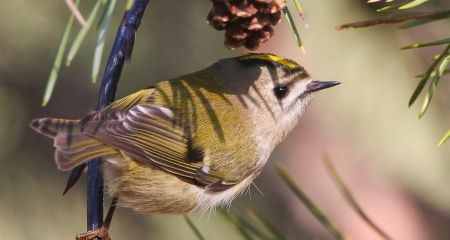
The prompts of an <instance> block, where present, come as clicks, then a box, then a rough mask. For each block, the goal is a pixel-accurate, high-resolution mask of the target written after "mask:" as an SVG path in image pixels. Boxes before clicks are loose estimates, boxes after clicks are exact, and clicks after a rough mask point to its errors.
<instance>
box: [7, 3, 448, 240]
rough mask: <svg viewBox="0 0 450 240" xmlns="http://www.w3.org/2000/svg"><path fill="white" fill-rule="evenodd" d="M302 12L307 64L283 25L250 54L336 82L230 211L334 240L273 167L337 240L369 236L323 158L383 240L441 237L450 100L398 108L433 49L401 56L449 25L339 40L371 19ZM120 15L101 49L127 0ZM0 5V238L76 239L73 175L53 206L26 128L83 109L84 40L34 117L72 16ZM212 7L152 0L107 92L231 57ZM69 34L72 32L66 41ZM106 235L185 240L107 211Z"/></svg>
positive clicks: (209, 233)
mask: <svg viewBox="0 0 450 240" xmlns="http://www.w3.org/2000/svg"><path fill="white" fill-rule="evenodd" d="M302 3H303V5H304V8H305V10H306V12H307V14H308V16H309V20H310V28H309V29H307V30H305V29H304V28H303V27H302V24H301V23H300V19H299V18H298V17H297V16H295V20H296V21H297V25H298V26H300V32H301V35H302V38H303V41H304V44H305V48H306V52H307V54H306V55H304V54H302V53H301V51H300V50H299V48H298V47H297V46H296V44H295V42H294V40H293V39H292V36H291V34H290V32H289V28H288V26H287V25H286V21H284V20H283V21H282V23H281V24H279V25H278V26H277V27H276V29H275V31H276V32H275V36H274V37H273V38H272V39H271V40H270V41H269V42H268V43H266V44H264V45H263V47H262V48H261V49H259V50H258V51H260V52H271V53H275V54H278V55H281V56H284V57H288V58H292V59H294V60H296V61H298V62H299V63H301V64H302V65H304V66H305V67H306V68H307V69H308V70H309V72H310V73H311V74H312V75H313V76H314V77H315V78H317V79H320V80H336V81H341V82H342V85H341V86H339V87H337V88H333V89H330V90H327V91H324V92H321V93H320V94H318V96H317V97H316V98H315V100H314V101H313V103H312V104H311V106H310V107H309V109H308V111H307V112H306V114H305V115H304V117H303V118H302V119H301V121H300V123H299V124H298V126H297V127H296V128H295V130H294V131H293V133H292V134H291V135H290V136H289V137H288V139H287V140H286V141H285V142H284V143H283V144H281V145H280V146H279V147H278V148H277V149H276V150H275V151H274V153H273V154H272V157H271V159H270V161H269V163H268V165H267V166H266V167H265V170H264V171H263V173H262V174H261V176H260V177H259V178H258V179H257V180H256V185H257V186H258V188H259V190H260V191H261V193H260V192H259V191H258V190H257V189H256V188H254V187H252V189H251V191H250V193H249V194H246V195H244V196H241V197H239V198H238V200H236V201H235V202H234V203H233V204H232V205H231V207H230V208H229V211H231V212H235V213H242V214H245V213H246V212H247V211H248V210H249V209H255V210H257V211H258V212H260V213H261V214H262V215H264V216H265V217H266V218H267V219H268V220H269V221H270V222H271V223H272V224H273V225H274V226H276V227H277V228H278V229H279V230H281V231H283V232H285V233H286V235H287V236H289V238H290V239H332V236H331V235H330V234H329V233H328V232H327V231H326V230H325V229H324V228H323V227H322V226H321V225H320V224H319V222H318V221H317V220H316V219H315V218H314V217H313V216H312V215H311V214H310V213H309V211H308V210H307V209H306V208H305V207H304V205H303V204H302V203H301V202H299V201H298V200H297V199H296V198H295V197H294V195H293V194H292V192H291V191H289V189H288V188H287V187H286V185H285V184H284V183H283V182H282V181H281V180H280V178H279V177H278V176H277V174H276V173H275V165H277V164H279V165H281V166H284V167H285V168H286V169H288V172H289V173H290V174H291V175H292V176H293V178H294V180H295V181H296V183H297V184H298V185H299V186H301V187H302V189H303V190H304V191H305V192H306V194H307V195H309V196H310V197H311V199H312V200H313V201H314V202H315V203H316V204H317V205H318V206H319V207H320V208H321V209H322V210H323V211H324V212H325V214H327V215H328V216H329V217H330V218H331V219H332V220H333V221H334V222H335V223H336V225H337V226H338V228H340V229H341V230H342V231H343V232H344V233H345V234H346V236H348V237H349V238H351V239H381V238H380V237H379V236H378V235H376V234H375V233H374V231H373V230H372V229H371V228H369V227H368V226H367V225H366V224H365V223H364V222H362V221H361V220H360V219H359V217H358V216H357V215H356V214H355V212H354V211H353V210H352V209H351V208H350V207H349V205H348V204H347V203H346V201H345V200H344V199H343V197H342V196H341V195H340V194H339V191H338V190H337V189H336V187H335V186H334V184H333V182H332V181H331V179H330V176H329V175H328V174H327V172H326V170H325V167H324V165H323V163H322V160H321V158H322V155H323V154H324V153H325V152H328V153H329V154H330V156H331V158H332V160H333V161H334V163H335V165H336V167H337V169H338V171H339V173H340V174H341V176H342V177H343V178H344V181H345V182H346V183H347V185H348V186H349V188H350V190H351V191H352V193H353V195H354V196H355V198H356V199H357V201H358V202H359V203H360V204H361V206H362V207H363V208H364V210H365V211H366V212H367V214H368V215H369V216H370V217H371V218H372V219H373V220H374V221H375V222H376V223H377V224H378V225H379V226H380V227H381V228H383V229H384V230H385V231H386V232H387V233H389V234H390V235H391V236H393V237H394V238H395V239H407V240H416V239H417V240H419V239H450V229H449V228H448V226H449V225H450V188H449V187H448V183H449V181H450V162H449V157H450V145H449V144H446V145H444V146H443V147H440V148H436V144H437V142H438V140H439V139H440V138H441V136H442V135H443V133H444V132H445V131H446V130H447V129H448V128H449V127H450V121H449V119H450V111H449V110H450V95H449V94H447V93H446V92H445V90H446V89H448V87H450V86H449V83H448V82H447V81H445V80H446V79H443V80H444V81H442V82H441V84H442V86H441V88H439V91H437V93H436V95H435V99H434V101H433V102H432V104H431V107H430V109H429V110H428V112H427V114H426V115H425V117H424V119H422V120H420V121H419V120H418V106H419V107H420V104H416V105H415V106H413V107H412V108H408V107H407V103H408V99H409V96H410V94H411V93H412V91H413V90H414V88H415V86H416V84H417V81H418V80H417V79H415V78H414V76H415V75H417V74H421V73H423V72H424V71H425V70H426V68H427V66H428V64H429V62H428V60H429V58H430V57H431V56H433V55H434V54H436V53H437V52H434V51H433V49H428V50H426V51H418V50H413V51H400V50H399V48H400V47H401V46H403V45H406V44H410V43H415V42H423V41H431V40H433V39H438V38H443V37H445V35H446V34H447V33H446V32H445V31H443V29H448V22H439V23H436V24H433V25H430V26H426V27H421V28H418V29H414V30H411V31H402V32H400V31H398V30H395V28H394V27H393V26H386V25H384V26H380V27H376V28H369V29H362V30H346V31H341V32H338V31H336V30H335V29H334V26H336V25H338V24H341V23H345V22H351V21H355V20H362V19H368V18H373V17H374V15H373V14H374V12H375V11H374V9H373V8H370V6H369V5H367V4H366V3H365V1H350V0H341V1H327V0H315V1H313V0H303V1H302ZM93 4H94V1H81V5H80V10H81V12H82V13H84V14H85V15H87V13H88V12H89V9H90V8H92V5H93ZM441 4H442V3H441ZM118 5H119V6H120V7H118V8H116V11H115V13H114V17H113V22H112V24H111V28H110V30H109V32H108V40H107V46H106V49H105V50H106V52H109V48H110V46H111V44H110V43H111V42H112V39H113V37H114V35H115V31H116V26H118V24H119V20H120V18H121V16H122V14H123V12H122V11H119V9H123V7H124V5H125V3H124V1H119V2H118ZM444 5H446V4H443V6H444ZM447 5H448V6H447V7H450V4H447ZM0 6H1V7H0V31H1V36H0V54H1V57H0V108H1V110H2V111H1V114H0V236H2V238H3V237H6V238H7V239H48V240H51V239H73V237H74V236H75V234H77V233H80V232H83V231H84V230H85V224H86V222H85V221H86V190H85V189H86V188H85V186H86V185H85V177H82V179H81V181H80V182H79V184H77V185H76V186H75V187H74V188H73V189H72V190H71V191H70V192H69V193H68V194H67V195H66V196H64V197H63V196H62V191H63V189H64V186H65V183H66V180H67V177H68V174H67V173H65V172H59V171H57V170H56V167H55V165H54V162H53V148H52V143H51V142H50V141H49V140H48V139H46V138H45V137H43V136H40V135H37V134H36V133H34V132H32V130H31V129H30V128H28V123H29V122H30V120H31V119H32V118H36V117H44V116H45V117H61V118H79V117H82V116H84V115H85V114H86V113H87V112H88V111H90V110H92V109H93V107H94V106H95V105H96V100H97V91H98V87H99V84H95V85H94V84H92V83H91V81H90V71H91V65H92V55H93V50H94V47H95V34H90V35H88V39H87V40H86V41H85V42H84V45H83V46H82V48H81V50H80V52H79V55H78V56H77V57H76V58H75V60H74V62H73V63H72V66H71V67H70V68H63V69H62V71H61V72H60V76H59V79H58V82H57V85H56V88H55V92H54V95H53V97H52V100H51V101H50V103H49V104H48V106H47V107H45V108H43V107H41V101H42V95H43V92H44V88H45V85H46V81H47V78H48V75H49V72H50V69H51V66H52V63H53V59H54V57H55V54H56V51H57V47H58V44H59V42H60V39H61V36H62V34H63V30H64V26H65V24H66V21H67V18H68V16H69V15H70V12H69V10H68V9H67V6H66V5H65V3H64V1H62V0H59V1H50V0H41V1H30V0H15V1H6V0H0ZM122 6H123V7H122ZM210 7H211V4H210V2H209V1H177V0H165V1H150V4H149V6H148V8H147V11H146V13H145V15H144V18H143V21H142V25H141V28H140V29H139V32H138V35H137V40H136V44H135V47H134V53H133V57H132V61H131V64H129V65H127V66H125V68H124V71H123V75H122V78H121V82H120V85H119V90H118V94H117V96H118V97H121V96H125V95H128V94H130V93H132V92H134V91H136V90H138V89H141V88H144V87H147V86H150V85H152V84H154V83H156V82H159V81H162V80H166V79H170V78H172V77H176V76H179V75H182V74H185V73H189V72H192V71H196V70H199V69H201V68H203V67H205V66H208V65H209V64H211V63H213V62H214V61H216V60H217V59H220V58H224V57H229V56H235V55H238V54H241V53H243V52H244V51H229V50H226V49H225V48H224V47H223V32H218V31H215V30H214V29H213V28H211V27H210V26H208V25H207V24H206V21H205V18H206V15H207V13H208V11H209V8H210ZM79 27H80V26H79V24H78V23H75V25H74V28H75V30H76V31H77V30H78V29H79ZM94 31H95V30H94ZM69 44H70V42H69ZM105 57H106V56H105ZM106 203H107V204H109V202H108V201H107V202H106ZM189 216H190V217H191V218H192V219H193V221H194V223H195V224H196V225H197V226H198V228H199V229H200V230H201V231H202V233H203V234H204V236H205V237H206V238H207V239H219V240H220V239H241V238H242V237H241V236H240V235H239V233H238V232H237V231H236V229H235V227H234V226H233V225H231V224H230V223H229V222H227V221H226V220H224V218H223V217H222V215H221V214H219V213H210V214H203V215H202V214H200V213H198V214H197V213H193V214H190V215H189ZM111 234H112V236H113V239H116V240H117V239H196V237H195V235H194V234H193V233H192V231H191V230H190V229H189V227H188V226H187V224H186V223H185V222H184V220H183V217H182V216H167V215H139V214H136V213H133V212H132V211H131V210H128V209H119V210H118V211H117V212H116V216H115V218H114V220H113V224H112V230H111Z"/></svg>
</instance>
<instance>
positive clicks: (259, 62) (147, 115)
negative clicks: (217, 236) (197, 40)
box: [30, 54, 339, 214]
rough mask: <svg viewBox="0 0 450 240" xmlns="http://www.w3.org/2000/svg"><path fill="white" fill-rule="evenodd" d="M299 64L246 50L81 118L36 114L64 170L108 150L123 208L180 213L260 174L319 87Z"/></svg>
mask: <svg viewBox="0 0 450 240" xmlns="http://www.w3.org/2000/svg"><path fill="white" fill-rule="evenodd" d="M338 84H339V82H334V81H331V82H323V81H317V80H314V79H313V78H312V77H311V76H310V75H309V74H308V72H307V71H306V70H305V69H304V68H303V67H302V66H300V65H299V64H297V63H296V62H294V61H292V60H289V59H286V58H282V57H278V56H276V55H273V54H247V55H242V56H239V57H233V58H226V59H222V60H219V61H218V62H216V63H214V64H212V65H211V66H209V67H207V68H205V69H203V70H200V71H198V72H194V73H191V74H187V75H184V76H181V77H177V78H174V79H171V80H168V81H163V82H160V83H158V84H156V85H154V86H151V87H148V88H146V89H143V90H140V91H138V92H136V93H133V94H131V95H129V96H126V97H124V98H122V99H119V100H117V101H115V102H113V103H112V104H110V105H109V106H107V107H106V108H104V109H101V110H99V111H95V112H92V113H90V114H89V115H88V116H86V117H85V118H82V119H80V120H66V119H55V118H41V119H34V120H33V121H32V122H31V123H30V126H31V127H32V128H33V129H34V130H35V131H37V132H38V133H41V134H43V135H45V136H47V137H50V138H52V139H53V143H54V146H55V148H56V150H55V162H56V165H57V167H58V169H59V170H62V171H70V170H72V169H73V168H74V167H76V166H78V165H80V164H82V163H85V162H87V161H89V160H91V159H93V158H97V157H101V159H103V160H102V164H103V175H104V179H105V185H106V191H107V192H108V193H109V194H111V195H112V196H113V197H117V198H118V206H120V207H127V208H132V209H134V210H135V211H137V212H142V213H171V214H180V213H186V212H190V211H192V210H201V211H206V210H208V209H212V208H214V207H217V206H221V205H225V204H229V203H230V202H231V201H232V199H233V198H234V197H236V196H237V195H238V194H240V193H242V192H243V191H244V190H245V189H246V188H247V187H249V185H250V183H251V182H252V181H253V180H254V179H255V178H256V177H257V176H258V175H259V174H260V172H261V170H262V168H263V166H264V165H265V164H266V161H267V159H268V158H269V156H270V154H271V153H272V151H273V149H274V148H275V146H276V145H277V144H278V143H280V142H281V141H282V140H283V139H284V138H285V137H286V135H287V134H288V133H289V132H290V131H291V130H292V128H293V127H294V126H295V125H296V123H297V121H298V119H299V117H300V116H301V115H302V113H303V111H304V110H305V107H306V106H307V105H308V103H309V102H310V100H311V98H312V96H313V93H315V92H316V91H318V90H322V89H325V88H329V87H332V86H335V85H338Z"/></svg>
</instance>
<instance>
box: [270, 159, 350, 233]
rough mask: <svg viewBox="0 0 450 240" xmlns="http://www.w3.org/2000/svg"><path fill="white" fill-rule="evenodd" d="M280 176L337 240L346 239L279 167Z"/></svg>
mask: <svg viewBox="0 0 450 240" xmlns="http://www.w3.org/2000/svg"><path fill="white" fill-rule="evenodd" d="M277 172H278V175H279V176H280V177H281V179H283V181H284V183H286V185H287V186H288V187H289V189H291V191H292V192H293V193H294V194H295V196H297V198H298V199H299V200H300V201H302V202H303V204H304V205H305V206H306V207H307V208H308V210H309V211H310V212H311V213H312V214H313V215H314V216H315V217H316V219H317V220H318V221H319V222H320V223H321V224H322V226H324V227H325V229H327V230H328V232H330V233H331V235H333V236H334V238H335V239H337V240H343V239H345V237H344V235H343V234H342V233H341V232H340V231H339V230H338V229H337V227H336V226H335V224H334V223H333V222H332V221H331V220H330V219H329V218H328V217H327V216H326V215H325V214H324V213H323V212H322V210H320V208H319V207H317V206H316V204H314V203H313V202H312V201H311V200H310V199H309V197H308V196H306V194H305V193H304V192H303V191H302V190H301V189H300V187H299V186H298V185H297V184H296V183H295V182H294V181H293V180H292V178H291V177H290V176H289V174H288V173H287V172H286V171H285V170H284V169H282V168H281V167H279V166H277Z"/></svg>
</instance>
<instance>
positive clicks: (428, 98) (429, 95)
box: [419, 45, 450, 119]
mask: <svg viewBox="0 0 450 240" xmlns="http://www.w3.org/2000/svg"><path fill="white" fill-rule="evenodd" d="M449 46H450V45H449ZM449 63H450V55H448V54H447V56H446V57H445V58H444V60H442V62H441V64H440V65H439V68H438V70H437V71H436V74H435V76H434V78H433V81H432V82H431V84H430V87H429V89H428V92H427V95H426V96H425V100H424V102H423V105H422V109H421V110H420V113H419V119H420V118H422V117H423V115H424V114H425V112H426V111H427V109H428V106H430V103H431V99H432V98H433V95H434V92H435V91H436V88H437V85H438V83H439V80H440V79H441V77H442V75H443V74H444V71H445V69H446V68H447V66H448V64H449Z"/></svg>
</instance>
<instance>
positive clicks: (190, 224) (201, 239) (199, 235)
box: [184, 215, 205, 240]
mask: <svg viewBox="0 0 450 240" xmlns="http://www.w3.org/2000/svg"><path fill="white" fill-rule="evenodd" d="M184 220H185V221H186V222H187V224H188V225H189V227H190V228H191V230H192V231H193V232H194V234H195V236H197V238H198V239H199V240H205V238H204V237H203V235H202V233H201V232H200V230H199V229H198V228H197V227H196V226H195V224H194V223H193V222H192V221H191V219H190V218H189V217H188V216H187V215H184Z"/></svg>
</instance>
